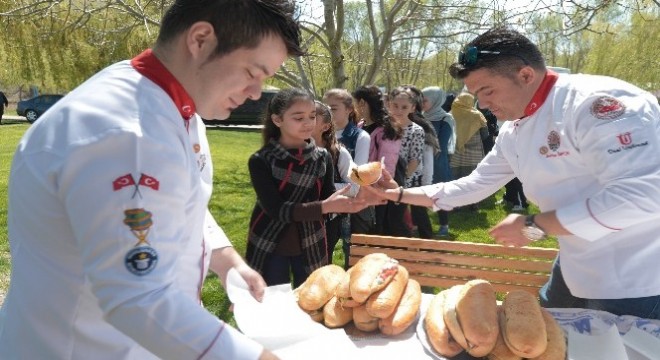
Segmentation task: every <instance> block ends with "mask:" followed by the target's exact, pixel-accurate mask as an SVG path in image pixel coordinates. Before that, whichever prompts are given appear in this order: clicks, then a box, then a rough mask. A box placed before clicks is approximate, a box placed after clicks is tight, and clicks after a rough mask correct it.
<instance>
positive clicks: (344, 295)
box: [336, 267, 362, 307]
mask: <svg viewBox="0 0 660 360" xmlns="http://www.w3.org/2000/svg"><path fill="white" fill-rule="evenodd" d="M353 269H355V267H352V268H350V269H348V270H347V271H346V274H345V275H344V277H343V278H342V280H341V282H339V286H337V289H336V293H337V298H339V302H340V303H341V306H343V307H356V306H360V305H362V304H360V303H359V302H357V301H355V300H354V299H353V297H352V296H351V287H350V284H351V274H352V273H353Z"/></svg>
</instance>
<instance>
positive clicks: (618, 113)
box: [372, 28, 660, 319]
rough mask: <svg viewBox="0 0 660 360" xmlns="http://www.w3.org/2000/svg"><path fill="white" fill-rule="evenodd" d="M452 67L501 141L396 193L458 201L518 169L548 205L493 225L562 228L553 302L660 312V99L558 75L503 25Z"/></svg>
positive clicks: (620, 85) (537, 233)
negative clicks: (444, 173)
mask: <svg viewBox="0 0 660 360" xmlns="http://www.w3.org/2000/svg"><path fill="white" fill-rule="evenodd" d="M450 74H451V75H452V76H453V77H455V78H457V79H461V80H463V82H464V83H465V85H466V87H467V90H468V91H469V92H471V93H472V94H474V95H475V96H476V97H477V98H478V100H479V104H480V105H481V106H483V107H485V108H488V109H489V110H490V111H491V112H493V114H495V116H497V118H499V119H516V120H513V121H507V122H506V123H504V125H503V126H502V128H501V129H500V132H499V135H498V137H497V140H496V142H495V147H494V148H493V150H492V151H491V152H490V153H489V154H488V155H487V156H486V157H485V158H484V159H483V160H482V161H481V163H480V164H479V165H478V167H477V168H476V170H475V171H474V172H472V174H470V175H469V176H467V177H465V178H462V179H459V180H456V181H452V182H447V183H439V184H434V185H430V186H424V187H419V188H413V189H406V190H405V191H404V190H403V189H400V188H394V187H396V185H395V184H392V183H390V182H388V181H386V180H388V179H385V180H384V181H382V182H381V184H380V185H381V186H383V187H386V188H391V189H388V190H385V191H383V190H378V189H375V188H374V189H372V190H374V191H373V193H374V194H376V195H379V196H381V197H385V198H387V199H389V200H396V199H397V198H398V199H401V201H402V202H406V203H412V204H418V205H425V206H433V207H434V208H436V209H444V210H449V209H452V208H453V207H456V206H462V205H465V204H470V203H474V202H477V201H479V200H482V199H484V198H486V197H487V196H490V195H491V194H493V193H495V192H496V191H497V190H499V189H500V188H501V187H502V186H503V185H504V184H506V183H507V182H508V181H509V180H511V179H512V178H514V177H518V178H519V179H520V180H521V181H522V183H523V186H524V189H525V194H527V195H528V197H529V198H530V199H531V200H532V201H533V202H534V203H536V204H537V205H538V206H539V208H540V210H541V213H540V214H537V215H529V216H523V215H520V214H510V215H508V216H507V217H506V218H505V219H504V220H502V221H501V222H500V223H499V224H497V225H496V226H495V227H493V228H492V229H491V230H490V234H491V236H493V237H494V238H495V241H497V242H498V243H500V244H503V245H508V246H525V245H528V244H530V243H531V242H533V241H537V240H541V239H544V238H546V237H547V235H554V236H557V238H558V241H559V257H558V259H557V261H556V262H555V266H554V268H553V273H552V276H551V278H550V280H549V281H548V283H547V284H546V285H545V286H544V287H543V288H542V289H541V291H540V297H541V303H542V305H543V306H546V307H579V308H590V309H597V310H605V311H609V312H612V313H614V314H617V315H635V316H639V317H644V318H653V319H660V276H658V273H659V272H660V265H659V263H658V258H660V217H659V215H658V214H660V156H659V154H660V106H659V105H658V101H657V99H656V98H655V97H654V96H653V95H652V94H650V93H648V92H646V91H643V90H641V89H639V88H637V87H635V86H633V85H631V84H628V83H626V82H624V81H621V80H618V79H614V78H610V77H605V76H592V75H581V74H576V75H562V76H558V75H557V73H555V72H553V71H552V70H549V69H546V67H545V63H544V60H543V56H542V54H541V53H540V51H539V49H538V47H537V46H536V45H534V44H533V43H532V42H531V41H530V40H529V39H527V38H526V37H524V36H523V35H521V34H520V33H518V32H516V31H514V30H510V29H507V28H495V29H492V30H490V31H488V32H486V33H484V34H482V35H480V36H478V37H477V38H475V39H474V40H472V41H471V42H470V43H469V44H467V45H466V46H465V47H464V49H463V50H462V51H461V53H460V55H459V61H458V62H457V63H455V64H453V65H452V66H451V67H450Z"/></svg>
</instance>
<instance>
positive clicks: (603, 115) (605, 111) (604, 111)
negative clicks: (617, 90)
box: [591, 96, 626, 120]
mask: <svg viewBox="0 0 660 360" xmlns="http://www.w3.org/2000/svg"><path fill="white" fill-rule="evenodd" d="M625 111H626V106H625V105H623V104H622V103H621V102H620V101H619V100H617V99H615V98H613V97H611V96H601V97H599V98H598V99H596V100H595V101H594V102H593V104H591V115H593V116H594V117H596V118H598V119H606V120H611V119H616V118H618V117H620V116H621V115H623V113H624V112H625Z"/></svg>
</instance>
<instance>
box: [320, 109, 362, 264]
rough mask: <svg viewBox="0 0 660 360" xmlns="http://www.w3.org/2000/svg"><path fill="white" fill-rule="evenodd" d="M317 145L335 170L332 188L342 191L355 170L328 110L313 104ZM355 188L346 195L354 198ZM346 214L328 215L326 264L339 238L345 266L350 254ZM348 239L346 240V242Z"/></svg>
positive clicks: (347, 217)
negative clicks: (336, 132)
mask: <svg viewBox="0 0 660 360" xmlns="http://www.w3.org/2000/svg"><path fill="white" fill-rule="evenodd" d="M312 137H313V139H314V142H315V143H316V145H317V146H320V147H323V148H325V149H326V150H328V152H329V153H330V156H331V157H332V164H333V166H334V170H335V180H334V181H335V188H337V189H342V188H344V187H345V186H349V185H350V184H351V180H350V179H349V177H348V172H349V170H350V169H351V168H352V167H355V166H356V165H355V163H353V159H352V158H351V154H350V153H349V152H348V150H347V149H346V148H345V147H344V146H342V144H340V143H339V142H338V141H337V138H336V137H335V126H334V121H333V117H332V114H331V112H330V108H329V107H328V106H327V105H326V104H324V103H322V102H320V101H316V129H315V130H314V133H313V134H312ZM358 189H359V186H357V185H354V186H352V187H351V189H350V190H349V193H348V194H347V195H348V196H352V197H354V196H355V195H356V194H357V191H358ZM348 219H349V216H348V214H330V216H328V220H327V221H326V227H325V232H326V236H327V239H328V263H330V264H332V253H333V252H334V250H335V245H337V242H338V241H339V239H340V238H341V239H344V243H343V246H342V250H343V252H344V266H345V267H348V257H349V251H350V236H351V229H350V223H349V220H348ZM347 239H348V240H347Z"/></svg>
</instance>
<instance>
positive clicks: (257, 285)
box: [210, 246, 266, 301]
mask: <svg viewBox="0 0 660 360" xmlns="http://www.w3.org/2000/svg"><path fill="white" fill-rule="evenodd" d="M210 268H211V271H213V272H214V273H216V274H218V277H219V278H220V282H222V286H224V287H225V288H227V286H226V284H227V273H228V272H229V270H230V269H231V268H234V269H236V271H238V273H239V275H241V277H242V278H243V279H244V280H245V282H247V284H248V286H249V287H250V293H251V294H252V296H254V298H255V299H257V301H261V300H262V299H263V297H264V289H265V288H266V281H264V279H263V278H262V277H261V275H260V274H259V273H258V272H256V271H255V270H254V269H252V268H251V267H250V266H249V265H248V264H247V263H246V262H245V260H243V257H241V255H240V254H238V252H236V249H234V248H233V247H231V246H227V247H224V248H220V249H215V250H213V253H211V265H210Z"/></svg>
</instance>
